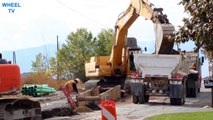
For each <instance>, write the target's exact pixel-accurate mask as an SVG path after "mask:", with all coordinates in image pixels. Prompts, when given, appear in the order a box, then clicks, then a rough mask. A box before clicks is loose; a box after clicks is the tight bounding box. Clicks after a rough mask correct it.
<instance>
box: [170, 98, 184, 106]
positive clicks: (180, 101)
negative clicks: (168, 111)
mask: <svg viewBox="0 0 213 120" xmlns="http://www.w3.org/2000/svg"><path fill="white" fill-rule="evenodd" d="M170 104H171V105H184V104H185V99H184V98H170Z"/></svg>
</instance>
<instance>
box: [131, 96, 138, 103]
mask: <svg viewBox="0 0 213 120" xmlns="http://www.w3.org/2000/svg"><path fill="white" fill-rule="evenodd" d="M132 101H133V103H134V104H138V96H136V95H133V96H132Z"/></svg>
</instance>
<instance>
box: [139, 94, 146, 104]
mask: <svg viewBox="0 0 213 120" xmlns="http://www.w3.org/2000/svg"><path fill="white" fill-rule="evenodd" d="M138 101H139V104H144V103H145V102H146V101H145V96H144V95H141V96H139V97H138Z"/></svg>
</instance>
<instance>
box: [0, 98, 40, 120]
mask: <svg viewBox="0 0 213 120" xmlns="http://www.w3.org/2000/svg"><path fill="white" fill-rule="evenodd" d="M0 106H1V108H0V120H28V119H29V120H41V106H40V103H39V102H38V101H32V100H30V99H27V98H7V99H0Z"/></svg>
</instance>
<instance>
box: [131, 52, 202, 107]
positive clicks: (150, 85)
mask: <svg viewBox="0 0 213 120" xmlns="http://www.w3.org/2000/svg"><path fill="white" fill-rule="evenodd" d="M134 64H135V66H136V73H135V74H134V76H132V81H131V94H132V96H133V97H132V100H133V103H135V104H137V103H139V104H144V103H146V102H148V101H149V97H150V96H166V97H169V98H170V103H171V105H183V104H184V103H185V98H186V96H188V97H196V95H197V92H199V88H200V82H201V81H200V76H199V75H200V66H201V64H202V62H201V59H200V58H199V55H198V53H196V52H193V51H188V52H186V51H178V52H177V53H176V54H141V53H138V54H137V53H136V54H134ZM196 67H197V68H196Z"/></svg>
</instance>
